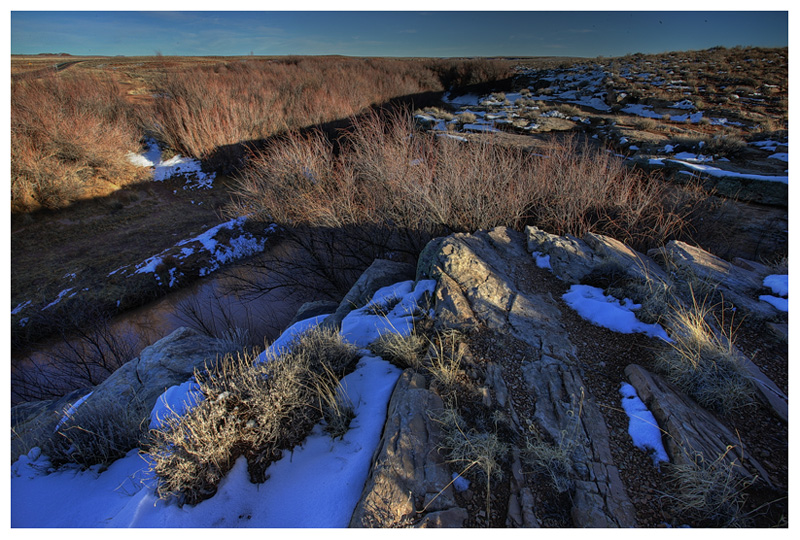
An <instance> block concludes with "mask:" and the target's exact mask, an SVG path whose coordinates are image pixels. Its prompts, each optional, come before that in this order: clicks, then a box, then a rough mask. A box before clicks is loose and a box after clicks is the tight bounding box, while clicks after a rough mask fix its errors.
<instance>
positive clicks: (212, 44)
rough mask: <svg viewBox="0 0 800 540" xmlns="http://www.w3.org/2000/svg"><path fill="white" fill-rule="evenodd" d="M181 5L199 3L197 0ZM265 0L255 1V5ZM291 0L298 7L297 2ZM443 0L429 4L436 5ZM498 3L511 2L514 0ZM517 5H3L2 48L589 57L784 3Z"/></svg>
mask: <svg viewBox="0 0 800 540" xmlns="http://www.w3.org/2000/svg"><path fill="white" fill-rule="evenodd" d="M220 4H221V3H219V2H217V3H216V5H217V6H219V5H220ZM55 5H56V6H64V5H66V4H64V3H61V4H55ZM144 5H147V7H150V6H149V5H148V4H144ZM161 5H164V4H161ZM167 5H170V4H167ZM188 5H189V6H198V7H196V9H199V8H201V7H202V3H200V4H197V3H194V4H188ZM270 5H273V4H269V3H263V4H259V6H260V7H263V8H269V7H270ZM296 5H297V8H298V9H303V8H304V5H303V3H302V2H300V3H298V4H296ZM327 5H329V6H330V5H339V4H331V3H328V4H327ZM372 5H373V6H374V5H375V4H372ZM412 5H413V2H412ZM423 5H429V6H430V5H432V4H431V3H427V4H423ZM448 5H449V4H448V3H446V2H445V3H443V4H442V3H437V4H436V6H437V8H438V7H439V6H441V9H447V6H448ZM454 5H455V6H458V5H467V4H454ZM484 5H490V4H484ZM524 5H528V6H533V4H532V3H530V2H529V3H527V4H519V6H524ZM551 5H552V4H551ZM595 5H599V4H595ZM750 5H753V4H752V3H751V4H750ZM245 6H246V4H245ZM280 6H281V7H286V6H287V4H286V3H281V4H280ZM345 6H346V4H345ZM502 6H503V8H504V9H507V8H509V7H511V8H514V7H515V3H514V2H511V3H510V4H509V3H507V2H506V3H503V5H502ZM15 8H16V9H20V7H15ZM517 9H520V11H488V12H487V11H434V12H422V11H401V12H391V11H379V12H364V11H335V12H323V11H300V12H287V11H217V12H212V11H170V12H167V11H136V12H122V11H70V12H63V11H62V12H56V11H16V10H14V9H13V8H12V11H11V53H12V54H34V53H40V52H52V53H60V52H66V53H70V54H74V55H109V56H111V55H120V54H121V55H127V56H134V55H153V54H157V53H160V54H163V55H248V54H251V53H253V54H256V55H286V54H300V55H304V54H342V55H351V56H587V57H596V56H600V55H602V56H621V55H624V54H627V53H636V52H642V53H656V52H664V51H678V50H693V49H705V48H709V47H713V46H716V45H722V46H726V47H732V46H735V45H743V46H749V45H753V46H764V47H782V46H787V45H788V34H789V25H788V18H789V17H788V13H787V11H770V12H753V11H750V12H744V11H707V12H700V11H682V12H681V11H639V12H635V11H610V12H589V11H568V12H556V11H521V10H522V9H524V8H522V7H517Z"/></svg>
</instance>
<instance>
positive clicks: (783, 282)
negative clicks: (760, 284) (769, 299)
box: [764, 274, 789, 296]
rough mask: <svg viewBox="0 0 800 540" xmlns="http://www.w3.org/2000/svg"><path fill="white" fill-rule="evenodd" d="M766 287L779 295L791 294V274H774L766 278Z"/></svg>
mask: <svg viewBox="0 0 800 540" xmlns="http://www.w3.org/2000/svg"><path fill="white" fill-rule="evenodd" d="M764 287H767V288H769V289H772V292H773V293H775V294H777V295H778V296H789V274H772V275H769V276H767V277H765V278H764Z"/></svg>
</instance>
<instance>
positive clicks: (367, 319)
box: [341, 279, 436, 347]
mask: <svg viewBox="0 0 800 540" xmlns="http://www.w3.org/2000/svg"><path fill="white" fill-rule="evenodd" d="M435 287H436V281H435V280H432V279H425V280H420V281H419V282H418V283H417V284H416V286H414V282H413V281H401V282H399V283H395V284H394V285H389V286H387V287H383V288H381V289H378V290H377V291H376V292H375V294H374V295H373V297H372V300H371V301H370V302H368V303H367V305H365V306H364V307H361V308H358V309H354V310H353V311H351V312H350V313H348V314H347V315H346V316H345V318H344V319H343V320H342V330H341V333H342V337H343V338H344V339H345V340H346V341H349V342H350V343H353V344H354V345H357V346H359V347H366V346H367V345H369V344H370V343H372V342H373V341H375V340H376V339H377V338H379V337H380V336H381V335H383V334H386V333H388V332H395V333H398V334H400V335H408V334H410V333H411V331H412V329H413V324H414V320H415V317H414V314H415V313H416V312H417V311H418V310H419V308H420V306H419V302H420V300H422V298H423V296H424V295H425V294H428V295H432V294H433V290H434V288H435Z"/></svg>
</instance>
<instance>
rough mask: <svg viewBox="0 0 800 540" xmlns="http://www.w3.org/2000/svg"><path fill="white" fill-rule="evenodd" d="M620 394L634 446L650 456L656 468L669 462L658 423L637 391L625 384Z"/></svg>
mask: <svg viewBox="0 0 800 540" xmlns="http://www.w3.org/2000/svg"><path fill="white" fill-rule="evenodd" d="M619 393H620V394H621V395H622V408H623V409H624V410H625V414H627V415H628V435H630V437H631V440H633V444H634V446H636V447H637V448H639V449H641V450H644V451H645V452H647V453H648V454H650V457H651V458H652V459H653V465H655V466H656V467H658V464H659V463H661V462H668V461H669V456H668V455H667V451H666V450H665V449H664V443H663V442H662V441H661V430H660V428H659V427H658V422H656V419H655V417H654V416H653V413H651V412H650V411H649V410H648V408H647V406H645V404H644V403H643V402H642V400H641V399H639V396H638V395H637V394H636V389H635V388H634V387H633V386H631V385H630V384H627V383H623V384H622V387H621V388H620V390H619Z"/></svg>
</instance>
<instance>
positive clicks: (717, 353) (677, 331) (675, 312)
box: [656, 293, 755, 415]
mask: <svg viewBox="0 0 800 540" xmlns="http://www.w3.org/2000/svg"><path fill="white" fill-rule="evenodd" d="M691 298H692V302H691V305H689V306H683V305H676V306H673V307H672V309H671V314H670V315H669V317H668V321H667V325H668V327H669V333H670V336H671V337H672V339H673V342H671V343H670V344H669V345H670V347H669V348H667V349H665V350H664V351H662V352H661V353H660V354H658V355H657V357H656V361H657V364H658V366H659V367H660V369H661V370H662V371H663V372H664V374H665V375H666V377H667V379H668V380H670V381H671V382H672V383H674V384H675V385H676V386H678V387H679V388H681V389H682V390H683V391H684V392H686V393H687V394H689V395H690V396H692V397H693V398H694V399H695V400H696V401H697V402H698V403H699V404H700V405H701V406H703V407H706V408H708V409H711V410H714V411H716V412H719V413H721V414H726V415H730V414H734V413H736V412H739V411H742V410H743V409H746V408H748V407H750V406H752V405H753V403H754V395H755V394H754V388H753V384H752V382H751V381H750V379H749V377H748V375H747V373H746V370H745V369H744V367H743V366H742V364H741V362H740V360H739V358H738V355H737V352H736V350H735V348H734V345H733V329H732V328H728V329H725V325H724V324H721V321H719V320H716V319H715V317H714V316H713V312H714V310H715V306H713V305H710V304H707V303H706V302H705V301H701V300H698V298H697V297H696V296H695V295H694V294H693V293H692V294H691ZM709 320H714V322H715V324H714V326H712V325H711V324H710V323H709V322H708V321H709ZM715 327H717V328H722V329H723V330H722V331H720V330H717V329H716V328H715Z"/></svg>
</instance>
